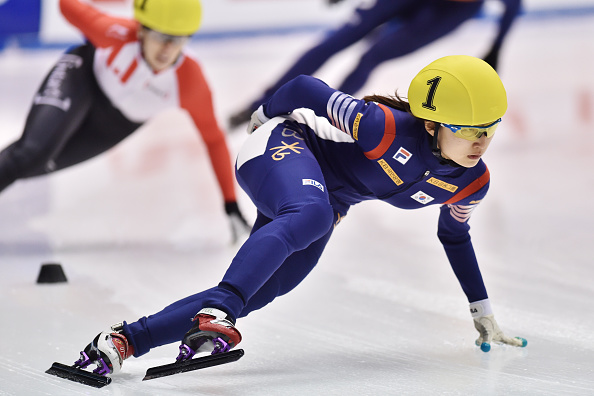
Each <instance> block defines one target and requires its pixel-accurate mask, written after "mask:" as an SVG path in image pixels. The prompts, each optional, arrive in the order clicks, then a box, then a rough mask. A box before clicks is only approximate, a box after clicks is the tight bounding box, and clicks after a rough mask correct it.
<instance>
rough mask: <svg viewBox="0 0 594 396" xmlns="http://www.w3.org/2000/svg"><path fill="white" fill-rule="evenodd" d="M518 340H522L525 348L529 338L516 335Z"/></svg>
mask: <svg viewBox="0 0 594 396" xmlns="http://www.w3.org/2000/svg"><path fill="white" fill-rule="evenodd" d="M516 338H517V339H518V340H520V341H522V348H524V347H525V346H526V345H528V340H526V339H525V338H522V337H516Z"/></svg>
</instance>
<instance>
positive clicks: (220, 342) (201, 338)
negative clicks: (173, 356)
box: [177, 308, 241, 360]
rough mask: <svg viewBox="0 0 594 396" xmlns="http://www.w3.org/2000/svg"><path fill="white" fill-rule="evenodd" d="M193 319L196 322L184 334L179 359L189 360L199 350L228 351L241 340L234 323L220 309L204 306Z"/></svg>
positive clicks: (213, 352) (211, 351)
mask: <svg viewBox="0 0 594 396" xmlns="http://www.w3.org/2000/svg"><path fill="white" fill-rule="evenodd" d="M192 321H193V322H195V324H194V326H192V328H191V329H190V330H189V331H188V332H187V333H186V335H185V336H184V338H183V340H182V345H181V346H180V347H179V355H178V357H177V360H189V359H191V358H192V357H193V356H194V355H195V354H196V353H199V352H210V353H211V355H215V354H217V353H223V352H227V351H229V350H231V348H234V347H235V346H236V345H237V344H239V343H240V342H241V334H240V333H239V331H237V329H236V328H235V325H234V323H233V322H232V321H231V320H230V318H229V317H228V316H227V314H226V313H225V312H223V311H221V310H219V309H215V308H204V309H202V310H201V311H200V312H198V313H197V314H196V316H194V319H192Z"/></svg>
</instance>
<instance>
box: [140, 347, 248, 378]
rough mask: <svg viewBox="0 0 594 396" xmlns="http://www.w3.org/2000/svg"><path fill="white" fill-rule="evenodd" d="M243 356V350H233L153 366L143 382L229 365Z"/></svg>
mask: <svg viewBox="0 0 594 396" xmlns="http://www.w3.org/2000/svg"><path fill="white" fill-rule="evenodd" d="M242 356H243V349H235V350H233V351H230V352H225V353H218V354H216V355H208V356H203V357H199V358H194V359H190V360H184V361H180V362H175V363H170V364H165V365H163V366H155V367H151V368H149V369H148V370H146V375H145V376H144V378H143V379H142V380H143V381H146V380H150V379H155V378H160V377H166V376H168V375H173V374H180V373H185V372H188V371H194V370H200V369H203V368H207V367H212V366H218V365H220V364H225V363H231V362H235V361H237V360H239V359H240V358H241V357H242Z"/></svg>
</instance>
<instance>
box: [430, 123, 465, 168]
mask: <svg viewBox="0 0 594 396" xmlns="http://www.w3.org/2000/svg"><path fill="white" fill-rule="evenodd" d="M438 133H439V124H438V123H435V127H434V128H433V141H432V143H431V152H432V153H433V155H434V156H435V158H437V159H438V160H439V162H440V163H441V164H443V165H449V166H453V167H454V168H461V167H462V165H460V164H459V163H457V162H456V161H453V160H451V159H447V158H443V156H442V155H441V150H440V149H439V147H437V135H438Z"/></svg>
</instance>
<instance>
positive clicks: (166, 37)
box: [144, 26, 190, 45]
mask: <svg viewBox="0 0 594 396" xmlns="http://www.w3.org/2000/svg"><path fill="white" fill-rule="evenodd" d="M144 30H145V32H146V35H147V36H148V37H150V39H151V40H154V41H157V42H159V43H160V44H167V43H170V44H172V45H183V44H185V43H186V42H187V41H188V39H189V38H190V36H174V35H171V34H165V33H161V32H158V31H156V30H153V29H150V28H147V27H146V26H144Z"/></svg>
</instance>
